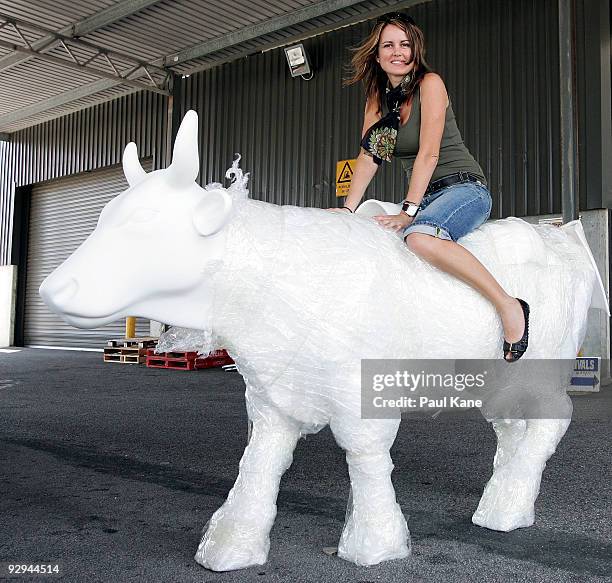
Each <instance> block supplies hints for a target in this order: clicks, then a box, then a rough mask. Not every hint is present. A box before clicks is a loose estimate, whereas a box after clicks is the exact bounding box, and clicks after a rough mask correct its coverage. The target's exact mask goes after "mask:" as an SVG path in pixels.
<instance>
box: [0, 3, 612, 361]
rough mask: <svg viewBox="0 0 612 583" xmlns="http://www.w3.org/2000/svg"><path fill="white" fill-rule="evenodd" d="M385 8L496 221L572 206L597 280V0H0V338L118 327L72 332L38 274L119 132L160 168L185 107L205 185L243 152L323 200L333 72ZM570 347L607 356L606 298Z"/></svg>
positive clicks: (381, 194) (271, 187) (96, 200)
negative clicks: (412, 23)
mask: <svg viewBox="0 0 612 583" xmlns="http://www.w3.org/2000/svg"><path fill="white" fill-rule="evenodd" d="M391 10H404V11H406V12H407V13H409V14H410V15H411V16H413V17H414V19H415V20H416V22H417V23H418V24H419V26H420V27H421V28H422V29H423V30H424V32H425V35H426V42H427V47H428V61H429V62H430V64H432V66H433V67H434V69H435V70H437V71H439V72H440V73H441V75H442V77H443V78H444V80H445V82H446V85H447V88H448V91H449V94H450V96H451V98H452V100H453V104H454V108H455V114H456V116H457V120H458V124H459V127H460V128H461V130H462V134H463V137H464V140H465V142H466V144H467V146H468V147H469V149H470V150H471V151H472V153H473V154H474V156H475V157H476V159H477V160H478V161H479V162H480V164H481V166H482V167H483V169H484V171H485V173H486V175H487V176H488V178H489V184H490V188H491V192H492V195H493V200H494V203H493V210H492V214H491V218H492V219H498V218H504V217H508V216H517V217H523V218H526V219H527V220H530V221H533V222H537V221H538V220H540V219H554V218H558V217H561V216H563V217H564V218H565V219H566V220H568V219H571V218H574V217H576V216H577V215H578V213H580V216H581V217H582V219H583V222H584V226H585V231H586V232H587V237H588V239H589V243H590V244H591V247H592V250H593V253H594V255H595V258H596V261H597V263H598V267H599V270H600V273H601V275H602V278H603V281H604V285H605V286H606V288H607V289H609V280H610V241H611V236H610V229H611V221H610V209H611V208H612V164H611V161H612V124H611V119H610V7H609V2H608V1H607V0H559V1H557V0H518V1H512V2H509V1H507V0H431V1H425V2H423V1H420V2H419V1H415V0H413V1H403V2H393V1H391V0H368V1H357V0H323V1H320V0H266V1H263V0H249V1H248V2H247V1H245V0H234V1H233V2H225V1H223V0H219V1H217V2H210V1H208V0H86V1H83V2H73V1H70V2H69V1H68V0H54V1H51V0H40V1H39V2H36V3H35V4H34V3H30V2H26V1H25V0H4V1H0V171H1V175H0V298H1V301H0V310H2V313H1V314H0V345H2V346H7V345H11V344H14V345H18V346H37V347H70V348H81V349H95V348H99V347H100V345H101V343H102V341H103V340H105V339H107V338H110V337H113V336H115V335H118V334H121V333H122V330H123V326H124V323H123V322H117V323H116V324H111V325H108V326H106V327H104V328H101V329H99V330H77V329H74V328H71V327H69V326H68V325H66V324H65V323H63V322H62V321H61V319H59V318H58V317H56V316H55V315H53V314H51V313H50V312H49V311H48V310H47V309H46V307H45V306H44V305H43V303H42V301H41V300H40V298H39V296H38V287H39V285H40V283H41V282H42V280H43V279H44V277H46V275H48V274H49V273H50V272H51V271H52V270H53V269H54V268H55V267H56V266H57V265H59V264H60V263H61V262H62V261H63V260H64V259H65V258H66V257H68V256H69V255H70V253H71V252H72V251H74V249H76V247H77V246H78V245H79V244H80V243H81V242H82V241H83V240H84V239H85V238H86V236H87V235H88V234H89V233H90V232H91V231H92V230H93V228H94V226H95V223H96V220H97V217H98V214H99V212H100V210H101V208H102V207H103V206H104V204H105V203H106V202H108V200H110V199H111V198H112V197H113V196H115V195H117V194H119V193H120V192H121V191H122V190H123V189H124V188H125V187H126V182H125V180H124V177H123V173H122V170H121V166H120V162H121V155H122V152H123V149H124V147H125V145H126V144H127V143H128V142H130V141H134V142H136V144H137V145H138V152H139V156H140V158H141V160H142V163H143V166H144V167H145V169H147V170H152V169H158V168H163V167H165V166H166V165H167V164H168V162H169V156H170V152H171V144H172V139H173V136H174V135H175V134H176V130H177V127H178V123H179V122H180V119H181V117H182V116H183V115H184V113H185V112H186V111H187V110H189V109H195V110H196V111H197V112H198V114H199V120H200V160H201V167H200V175H199V179H198V180H199V182H200V183H201V184H206V183H209V182H221V181H222V180H223V176H224V174H225V171H226V169H227V168H228V167H229V166H231V163H232V160H233V159H234V154H235V153H240V154H241V156H242V160H241V167H242V168H243V169H244V170H245V171H248V172H250V175H251V179H250V192H251V196H252V197H253V198H256V199H260V200H264V201H269V202H274V203H278V204H290V205H299V206H315V207H329V206H336V205H337V200H336V168H337V163H338V162H341V161H344V160H350V159H352V158H354V157H355V156H356V154H357V152H358V149H359V139H360V132H361V124H362V116H363V106H364V97H363V94H362V90H361V88H360V87H357V86H351V87H343V86H342V79H343V77H344V76H346V68H345V67H346V65H347V63H348V61H349V58H350V50H349V49H350V48H351V47H354V46H355V45H357V44H358V43H359V42H360V40H361V39H362V38H364V37H365V36H366V34H367V33H368V31H369V29H370V27H371V26H372V23H373V21H374V20H375V19H376V18H377V17H378V16H380V15H381V14H384V13H386V12H389V11H391ZM299 44H301V45H302V46H303V49H304V50H305V53H306V55H307V58H308V62H309V64H310V68H311V71H310V73H308V74H303V75H298V76H295V77H292V76H291V72H290V69H289V66H288V61H287V58H286V52H285V49H286V48H288V47H292V46H296V45H299ZM405 188H406V184H405V179H404V177H403V175H402V170H401V167H400V165H399V163H397V164H392V165H388V167H385V168H384V169H383V170H382V171H381V172H379V175H378V176H377V177H376V179H375V180H374V182H373V183H372V185H371V186H370V188H369V190H368V197H374V198H381V199H384V200H390V201H391V200H393V201H397V200H400V198H401V197H402V196H403V195H404V193H405ZM177 252H180V251H177ZM144 253H155V250H154V249H141V248H134V249H124V248H113V247H111V248H109V249H108V257H107V260H108V261H113V258H114V257H117V256H119V255H122V256H129V257H132V258H133V261H135V262H137V261H138V258H139V256H140V255H142V254H144ZM339 301H341V299H340V298H339ZM155 325H156V323H150V322H148V321H139V322H138V326H137V332H138V333H139V334H142V335H148V334H149V330H150V328H151V326H155ZM583 352H584V353H585V354H588V355H592V356H601V357H602V358H609V356H610V321H609V318H608V317H607V315H606V314H604V313H603V312H602V311H596V310H592V311H591V315H590V320H589V330H588V335H587V339H586V340H585V346H584V347H583Z"/></svg>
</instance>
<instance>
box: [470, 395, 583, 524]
mask: <svg viewBox="0 0 612 583" xmlns="http://www.w3.org/2000/svg"><path fill="white" fill-rule="evenodd" d="M570 406H571V405H570ZM569 423H570V419H569V418H567V419H527V420H526V421H523V422H521V421H520V420H513V421H512V422H511V423H510V424H508V425H506V426H504V425H503V424H501V423H500V424H498V426H497V427H495V430H496V433H497V434H498V439H500V438H501V441H500V442H498V450H497V453H496V456H495V462H494V471H493V475H492V476H491V478H490V480H489V481H488V482H487V485H486V487H485V489H484V492H483V494H482V497H481V499H480V502H479V504H478V508H477V509H476V512H475V513H474V515H473V516H472V522H473V523H474V524H477V525H479V526H484V527H485V528H490V529H492V530H498V531H502V532H509V531H511V530H514V529H516V528H521V527H527V526H531V525H532V524H533V523H534V521H535V501H536V498H537V497H538V494H539V492H540V482H541V480H542V472H543V471H544V467H545V466H546V462H547V460H548V459H549V458H550V456H552V454H553V453H554V452H555V449H556V447H557V444H558V443H559V441H561V438H562V437H563V435H564V434H565V431H566V430H567V427H568V426H569ZM521 424H524V429H523V427H522V426H521Z"/></svg>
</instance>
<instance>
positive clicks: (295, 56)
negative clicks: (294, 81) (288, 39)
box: [285, 43, 313, 81]
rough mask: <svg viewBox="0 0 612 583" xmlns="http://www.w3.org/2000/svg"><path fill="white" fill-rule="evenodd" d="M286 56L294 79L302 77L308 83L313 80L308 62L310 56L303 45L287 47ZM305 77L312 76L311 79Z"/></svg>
mask: <svg viewBox="0 0 612 583" xmlns="http://www.w3.org/2000/svg"><path fill="white" fill-rule="evenodd" d="M285 56H286V57H287V63H289V70H290V71H291V76H292V77H302V78H303V79H306V80H307V81H310V79H312V75H313V73H312V70H311V68H310V62H309V61H308V55H307V54H306V49H305V48H304V45H303V44H302V43H300V44H298V45H291V46H290V47H285ZM304 75H310V77H308V78H306V77H304Z"/></svg>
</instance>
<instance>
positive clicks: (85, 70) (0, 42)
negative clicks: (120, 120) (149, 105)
mask: <svg viewBox="0 0 612 583" xmlns="http://www.w3.org/2000/svg"><path fill="white" fill-rule="evenodd" d="M0 47H4V48H8V49H11V50H13V51H18V52H20V53H23V54H25V55H31V56H35V57H36V58H37V59H41V60H43V61H47V62H49V63H54V64H55V65H59V66H60V67H65V68H67V69H73V70H75V71H81V72H82V73H89V74H90V75H95V76H97V77H103V78H104V79H112V80H114V81H115V82H116V84H117V85H120V84H125V85H130V86H132V87H135V88H136V89H147V90H148V91H153V92H155V93H161V94H162V95H170V91H169V90H167V89H163V88H160V87H157V86H156V85H149V84H148V83H142V82H140V81H134V80H132V79H128V78H127V77H125V78H124V77H121V76H119V75H118V74H113V73H107V72H106V71H102V70H100V69H94V68H92V67H86V66H84V65H81V64H79V63H72V62H70V61H67V60H66V59H60V58H59V57H54V56H53V55H48V54H47V53H37V52H35V51H31V50H30V49H26V48H23V47H20V46H18V45H14V44H11V43H7V42H4V41H3V40H0Z"/></svg>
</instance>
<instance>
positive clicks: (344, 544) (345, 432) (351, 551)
mask: <svg viewBox="0 0 612 583" xmlns="http://www.w3.org/2000/svg"><path fill="white" fill-rule="evenodd" d="M398 427H399V421H395V420H384V421H383V420H380V421H371V422H368V421H359V422H357V423H356V426H353V427H351V426H350V425H349V424H341V425H340V424H338V423H332V425H331V428H332V431H333V433H334V436H335V438H336V440H337V441H338V443H339V444H340V446H341V447H343V448H344V449H345V450H346V461H347V463H348V468H349V477H350V480H351V497H350V499H349V502H348V506H347V512H346V522H345V525H344V529H343V531H342V536H341V537H340V542H339V543H338V556H339V557H340V558H342V559H345V560H347V561H351V562H353V563H356V564H357V565H376V564H377V563H380V562H381V561H388V560H391V559H401V558H404V557H407V556H408V555H409V554H410V538H409V532H408V525H407V524H406V519H405V518H404V515H403V513H402V510H401V508H400V506H399V504H398V503H397V500H396V498H395V489H394V488H393V484H392V483H391V472H392V470H393V462H392V461H391V456H390V455H389V448H390V447H391V445H392V444H393V441H394V439H395V435H396V433H397V428H398Z"/></svg>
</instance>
